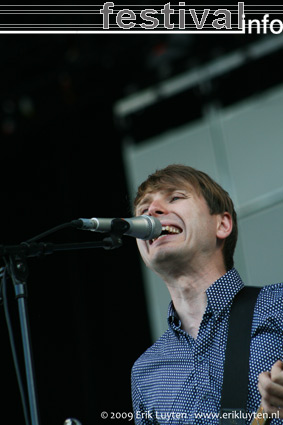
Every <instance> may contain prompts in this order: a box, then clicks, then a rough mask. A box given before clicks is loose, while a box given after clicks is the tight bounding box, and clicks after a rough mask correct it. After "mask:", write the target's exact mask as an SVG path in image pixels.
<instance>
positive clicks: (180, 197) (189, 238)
mask: <svg viewBox="0 0 283 425" xmlns="http://www.w3.org/2000/svg"><path fill="white" fill-rule="evenodd" d="M136 214H137V215H141V214H147V215H151V216H154V217H157V218H158V219H159V220H160V221H161V223H162V226H163V227H162V228H163V229H164V230H165V232H164V235H163V234H161V236H159V237H158V238H157V239H155V240H153V241H143V240H139V239H137V244H138V248H139V251H140V253H141V256H142V258H143V260H144V262H145V264H146V265H147V266H148V267H149V268H151V269H152V270H155V271H156V272H162V270H169V269H170V270H171V271H172V270H174V272H175V273H176V272H177V273H178V268H179V269H180V272H182V270H184V267H188V266H189V265H194V266H195V267H202V266H204V265H206V264H207V263H208V261H211V260H213V259H214V256H215V255H218V256H219V252H220V250H219V240H218V236H219V235H218V233H219V229H220V223H221V215H216V214H215V215H211V214H210V212H209V208H208V206H207V203H206V201H205V199H204V198H203V197H202V196H199V195H198V194H197V193H196V191H195V190H194V189H193V188H191V187H190V186H189V187H186V188H180V189H178V188H177V189H174V190H160V191H156V192H149V193H147V194H145V196H144V197H143V198H142V199H141V201H140V202H139V204H138V205H137V208H136ZM216 253H217V254H216ZM220 255H221V256H222V253H221V254H220Z"/></svg>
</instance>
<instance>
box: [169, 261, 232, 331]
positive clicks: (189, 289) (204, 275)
mask: <svg viewBox="0 0 283 425" xmlns="http://www.w3.org/2000/svg"><path fill="white" fill-rule="evenodd" d="M225 273H226V270H225V267H224V266H223V267H220V268H219V267H213V268H210V269H206V270H201V271H198V272H197V273H191V274H190V275H188V274H184V275H179V276H178V277H177V276H176V277H175V279H172V278H168V276H167V279H166V280H165V279H164V281H165V283H166V285H167V287H168V290H169V292H170V295H171V298H172V301H173V304H174V307H175V310H176V311H177V313H178V316H179V318H180V320H181V323H182V329H183V330H184V331H185V332H187V333H188V334H189V335H191V336H192V337H193V338H197V335H198V331H199V326H200V323H201V321H202V317H203V314H204V312H205V309H206V305H207V296H206V290H207V289H208V288H209V287H210V286H211V285H212V284H213V283H214V282H215V281H216V280H217V279H219V278H220V277H221V276H223V275H224V274H225Z"/></svg>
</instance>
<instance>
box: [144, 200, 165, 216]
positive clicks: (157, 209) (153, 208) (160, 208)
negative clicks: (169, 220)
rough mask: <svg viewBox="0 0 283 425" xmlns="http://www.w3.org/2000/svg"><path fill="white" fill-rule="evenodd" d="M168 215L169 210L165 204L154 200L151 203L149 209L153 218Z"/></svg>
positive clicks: (149, 213)
mask: <svg viewBox="0 0 283 425" xmlns="http://www.w3.org/2000/svg"><path fill="white" fill-rule="evenodd" d="M166 213H167V209H166V206H165V204H164V202H162V201H160V200H157V199H156V200H154V201H152V202H151V204H150V205H149V207H148V215H152V216H159V215H162V214H166Z"/></svg>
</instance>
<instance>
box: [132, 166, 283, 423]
mask: <svg viewBox="0 0 283 425" xmlns="http://www.w3.org/2000/svg"><path fill="white" fill-rule="evenodd" d="M134 207H135V214H136V215H141V214H147V215H149V216H153V217H156V218H158V219H159V220H160V222H161V223H162V229H163V231H162V234H161V235H160V236H159V237H158V238H156V239H154V240H151V241H144V240H137V244H138V248H139V251H140V254H141V256H142V258H143V260H144V262H145V264H146V266H147V267H149V268H150V269H151V270H153V271H154V272H155V273H156V274H157V275H159V276H160V277H161V278H162V279H163V281H164V283H165V284H166V286H167V288H168V291H169V293H170V296H171V300H172V301H171V303H170V305H169V309H168V326H169V328H168V330H167V331H166V332H165V333H164V334H163V335H162V336H161V337H160V338H159V339H158V341H156V342H155V343H154V344H153V345H152V346H151V347H150V348H149V349H148V350H147V351H146V352H145V353H144V354H143V355H142V356H141V357H140V358H139V359H138V360H137V361H136V362H135V364H134V366H133V369H132V399H133V407H134V413H135V420H136V424H139V425H141V424H142V425H150V424H159V425H161V424H162V425H163V424H166V425H168V424H172V425H177V424H180V425H181V424H182V425H185V424H190V425H200V424H205V425H216V424H219V412H220V406H221V390H222V384H223V368H224V361H225V350H226V344H227V337H228V320H229V315H230V311H231V306H232V302H233V299H234V297H235V296H236V294H237V293H238V292H239V291H240V290H241V289H242V288H243V287H244V284H243V282H242V280H241V277H240V276H239V274H238V272H237V271H236V269H235V268H234V267H233V266H234V262H233V254H234V250H235V245H236V241H237V216H236V213H235V210H234V206H233V202H232V200H231V199H230V197H229V195H228V193H227V192H226V191H225V190H223V189H222V187H220V186H219V185H218V184H217V183H216V182H215V181H213V180H212V179H211V178H210V177H209V176H208V175H206V174H205V173H203V172H201V171H198V170H195V169H193V168H191V167H187V166H183V165H169V166H168V167H166V168H164V169H162V170H158V171H156V172H155V173H154V174H152V175H150V176H149V177H148V178H147V180H146V181H145V182H143V183H142V184H141V185H140V187H139V188H138V192H137V195H136V198H135V201H134ZM239 326H242V327H244V326H245V318H244V317H243V318H241V319H240V321H239ZM282 360H283V284H274V285H269V286H265V287H263V288H262V289H261V291H260V293H259V295H258V298H257V301H256V304H255V309H254V316H253V322H252V333H251V343H250V357H249V385H248V398H247V405H246V406H245V407H246V411H247V412H250V413H252V412H254V413H255V412H256V411H257V409H258V407H259V406H260V404H261V406H262V408H263V409H264V411H265V412H267V413H269V414H272V413H273V414H274V415H275V414H276V416H275V419H272V422H271V423H272V425H279V424H281V425H282V424H283V420H282V418H283V362H282ZM217 415H218V416H217ZM249 418H251V416H249ZM280 418H281V419H280ZM246 423H247V424H248V423H250V419H247V420H246Z"/></svg>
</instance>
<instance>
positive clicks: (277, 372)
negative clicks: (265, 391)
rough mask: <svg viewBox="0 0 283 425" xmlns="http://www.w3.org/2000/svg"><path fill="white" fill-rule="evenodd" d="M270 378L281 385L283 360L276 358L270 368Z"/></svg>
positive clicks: (282, 380) (282, 382) (282, 383)
mask: <svg viewBox="0 0 283 425" xmlns="http://www.w3.org/2000/svg"><path fill="white" fill-rule="evenodd" d="M271 379H272V381H273V382H276V383H277V384H281V385H283V362H282V361H281V360H278V361H277V362H276V363H274V365H273V366H272V368H271Z"/></svg>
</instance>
